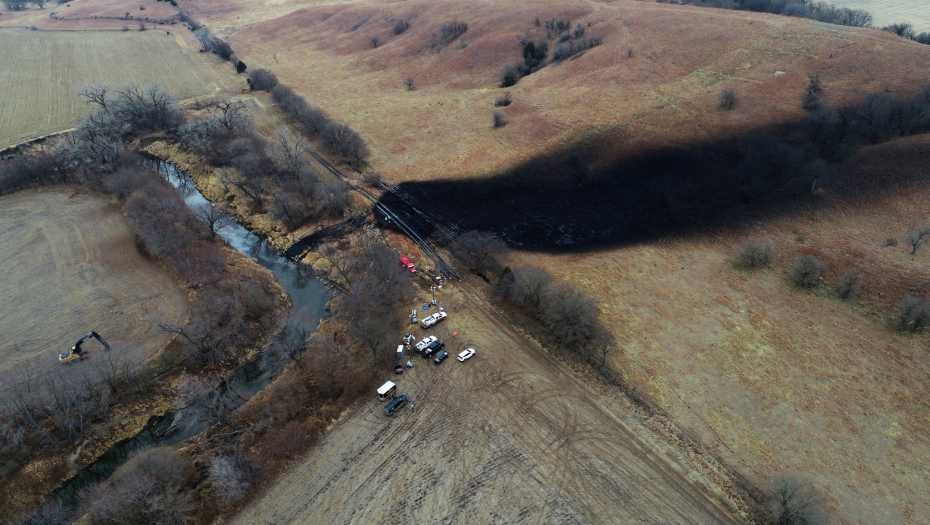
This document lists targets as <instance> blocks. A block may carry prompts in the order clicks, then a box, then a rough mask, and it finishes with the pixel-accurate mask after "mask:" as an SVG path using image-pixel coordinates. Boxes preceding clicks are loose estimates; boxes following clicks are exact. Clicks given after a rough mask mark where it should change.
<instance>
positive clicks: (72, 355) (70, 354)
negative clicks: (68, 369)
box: [58, 331, 110, 363]
mask: <svg viewBox="0 0 930 525" xmlns="http://www.w3.org/2000/svg"><path fill="white" fill-rule="evenodd" d="M91 338H94V339H96V340H97V341H100V344H102V345H103V348H104V350H109V349H110V345H109V344H107V342H106V341H104V340H103V338H102V337H100V334H98V333H97V332H94V331H91V333H89V334H87V335H85V336H84V337H82V338H80V339H78V342H76V343H74V346H72V347H71V350H68V351H67V352H62V353H61V354H59V355H58V360H59V361H61V362H62V363H70V362H71V361H76V360H79V359H84V358H85V357H86V356H85V355H84V354H86V353H87V352H85V351H84V350H82V349H81V345H82V344H84V343H86V342H87V341H90V339H91Z"/></svg>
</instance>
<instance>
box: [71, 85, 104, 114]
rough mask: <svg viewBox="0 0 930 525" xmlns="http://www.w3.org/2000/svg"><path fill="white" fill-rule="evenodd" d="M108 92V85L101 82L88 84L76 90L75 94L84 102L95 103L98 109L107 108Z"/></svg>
mask: <svg viewBox="0 0 930 525" xmlns="http://www.w3.org/2000/svg"><path fill="white" fill-rule="evenodd" d="M109 93H110V87H109V86H105V85H103V84H90V85H87V86H84V87H82V88H81V89H79V90H78V92H77V95H78V96H79V97H81V98H83V99H85V100H84V103H85V104H97V106H99V107H100V109H103V110H106V109H108V108H107V102H108V100H107V95H108V94H109Z"/></svg>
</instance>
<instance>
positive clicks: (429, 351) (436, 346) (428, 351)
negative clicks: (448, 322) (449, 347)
mask: <svg viewBox="0 0 930 525" xmlns="http://www.w3.org/2000/svg"><path fill="white" fill-rule="evenodd" d="M445 347H446V343H444V342H442V341H433V342H432V343H430V344H428V345H426V348H424V349H423V352H422V354H423V357H429V356H431V355H433V352H438V351H439V350H442V349H443V348H445Z"/></svg>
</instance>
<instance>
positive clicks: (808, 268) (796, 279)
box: [789, 255, 826, 288]
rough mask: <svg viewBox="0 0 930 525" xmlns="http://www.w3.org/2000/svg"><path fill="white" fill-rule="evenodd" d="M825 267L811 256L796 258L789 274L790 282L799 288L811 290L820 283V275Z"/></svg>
mask: <svg viewBox="0 0 930 525" xmlns="http://www.w3.org/2000/svg"><path fill="white" fill-rule="evenodd" d="M825 268H826V265H825V264H823V263H822V262H820V260H819V259H817V258H816V257H814V256H813V255H802V256H800V257H798V259H797V261H795V263H794V265H793V266H791V271H790V273H789V275H790V277H791V281H792V282H793V283H794V284H796V285H798V286H800V287H801V288H813V287H814V286H817V283H818V282H819V281H820V274H821V273H823V270H824V269H825Z"/></svg>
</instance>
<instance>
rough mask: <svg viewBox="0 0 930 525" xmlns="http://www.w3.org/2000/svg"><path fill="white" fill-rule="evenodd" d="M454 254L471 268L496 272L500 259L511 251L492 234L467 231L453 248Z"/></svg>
mask: <svg viewBox="0 0 930 525" xmlns="http://www.w3.org/2000/svg"><path fill="white" fill-rule="evenodd" d="M451 250H452V253H454V254H455V255H456V257H458V258H459V259H461V260H462V261H465V262H467V263H468V264H469V265H470V266H473V267H475V268H480V269H486V270H496V269H497V268H498V267H499V266H500V263H499V261H498V258H500V257H504V256H506V255H507V254H508V253H510V249H509V248H508V247H507V245H506V244H504V243H503V242H502V241H501V240H500V239H498V238H497V237H496V236H495V235H494V234H493V233H491V232H479V231H475V230H471V231H467V232H465V233H463V234H462V235H459V236H458V237H457V238H456V239H455V242H454V243H452V246H451Z"/></svg>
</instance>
